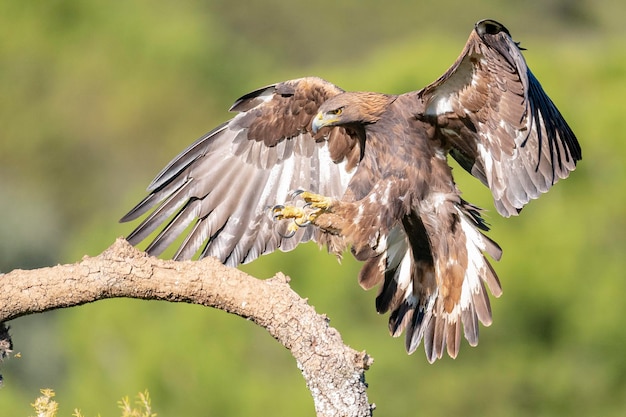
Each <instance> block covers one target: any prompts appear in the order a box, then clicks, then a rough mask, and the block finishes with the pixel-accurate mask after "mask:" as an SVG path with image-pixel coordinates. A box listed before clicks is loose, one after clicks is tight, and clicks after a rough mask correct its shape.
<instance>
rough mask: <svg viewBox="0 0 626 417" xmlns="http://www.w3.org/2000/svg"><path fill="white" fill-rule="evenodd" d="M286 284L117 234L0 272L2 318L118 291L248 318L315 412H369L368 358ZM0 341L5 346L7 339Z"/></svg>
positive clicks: (116, 294)
mask: <svg viewBox="0 0 626 417" xmlns="http://www.w3.org/2000/svg"><path fill="white" fill-rule="evenodd" d="M288 282H289V279H288V278H287V277H286V276H285V275H283V274H280V273H279V274H277V275H276V276H275V277H273V278H270V279H267V280H259V279H256V278H254V277H251V276H250V275H247V274H245V273H243V272H241V271H239V270H237V269H233V268H228V267H225V266H223V265H222V264H221V263H219V262H218V261H217V260H215V259H204V260H201V261H194V262H191V261H187V262H174V261H166V260H160V259H157V258H154V257H150V256H148V255H146V254H145V253H143V252H140V251H138V250H136V249H135V248H133V247H132V246H130V245H129V244H128V243H127V242H126V241H125V240H123V239H118V240H117V241H116V242H115V243H114V244H113V245H112V246H111V247H110V248H108V249H107V250H105V251H104V252H103V253H102V254H100V255H98V256H95V257H85V258H83V260H82V261H81V262H78V263H76V264H68V265H58V266H55V267H49V268H41V269H37V270H30V271H25V270H15V271H12V272H10V273H7V274H5V275H0V284H1V288H2V291H0V323H1V322H5V321H9V320H11V319H14V318H17V317H20V316H24V315H28V314H33V313H41V312H45V311H48V310H53V309H57V308H66V307H72V306H77V305H81V304H85V303H90V302H94V301H97V300H101V299H107V298H115V297H128V298H139V299H147V300H166V301H171V302H186V303H193V304H200V305H204V306H208V307H214V308H218V309H220V310H224V311H227V312H229V313H232V314H236V315H238V316H241V317H244V318H246V319H249V320H252V321H253V322H255V323H257V324H258V325H259V326H262V327H263V328H265V329H266V330H267V331H268V332H269V333H270V334H271V335H272V336H273V337H274V338H276V340H278V341H279V342H280V343H281V344H282V345H283V346H285V347H286V348H287V349H289V350H290V351H291V353H292V355H293V357H294V358H295V359H296V363H297V366H298V368H299V369H300V370H301V371H302V374H303V376H304V379H305V381H306V384H307V387H308V388H309V390H310V391H311V395H312V396H313V400H314V404H315V410H316V412H317V415H318V416H371V415H372V411H373V408H374V406H373V405H370V404H369V402H368V399H367V393H366V388H367V385H366V383H365V376H364V373H365V371H366V370H367V369H368V367H369V365H370V364H371V362H372V359H371V358H370V357H369V356H368V355H367V354H366V353H365V352H357V351H355V350H353V349H351V348H350V347H348V346H346V345H345V344H344V343H343V341H342V339H341V336H340V334H339V332H337V330H335V329H334V328H332V327H330V326H329V325H328V321H327V320H326V319H325V317H323V316H321V315H319V314H317V313H316V312H315V310H314V309H313V307H311V306H310V305H308V304H307V302H306V301H305V300H304V299H302V298H301V297H300V296H298V294H296V293H295V292H293V291H292V290H291V288H290V287H289V284H288ZM7 336H8V333H7ZM0 343H2V341H0ZM5 344H6V345H7V346H9V349H10V339H8V338H7V339H6V340H5Z"/></svg>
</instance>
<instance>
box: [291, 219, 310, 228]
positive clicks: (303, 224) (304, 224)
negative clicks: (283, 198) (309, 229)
mask: <svg viewBox="0 0 626 417" xmlns="http://www.w3.org/2000/svg"><path fill="white" fill-rule="evenodd" d="M293 222H294V223H295V224H296V226H298V227H306V226H308V225H310V224H311V220H307V221H305V222H304V223H298V220H297V219H293Z"/></svg>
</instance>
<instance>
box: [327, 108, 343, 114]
mask: <svg viewBox="0 0 626 417" xmlns="http://www.w3.org/2000/svg"><path fill="white" fill-rule="evenodd" d="M342 112H343V107H339V108H338V109H335V110H329V111H328V114H332V115H334V116H341V113H342Z"/></svg>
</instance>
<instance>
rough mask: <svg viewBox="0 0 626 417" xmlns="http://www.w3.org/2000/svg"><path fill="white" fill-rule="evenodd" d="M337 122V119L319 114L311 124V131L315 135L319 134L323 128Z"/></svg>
mask: <svg viewBox="0 0 626 417" xmlns="http://www.w3.org/2000/svg"><path fill="white" fill-rule="evenodd" d="M337 120H338V119H337V117H329V115H325V114H324V113H322V112H320V113H317V116H315V117H314V118H313V122H312V123H311V130H312V131H313V134H317V132H319V130H320V129H321V128H323V127H326V126H329V125H332V124H333V123H335V122H337Z"/></svg>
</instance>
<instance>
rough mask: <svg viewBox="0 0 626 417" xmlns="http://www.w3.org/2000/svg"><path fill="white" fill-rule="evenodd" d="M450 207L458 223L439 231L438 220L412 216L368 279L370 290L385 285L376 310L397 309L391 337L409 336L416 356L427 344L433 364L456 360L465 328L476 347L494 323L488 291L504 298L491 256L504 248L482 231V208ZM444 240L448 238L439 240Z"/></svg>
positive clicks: (373, 261)
mask: <svg viewBox="0 0 626 417" xmlns="http://www.w3.org/2000/svg"><path fill="white" fill-rule="evenodd" d="M450 206H451V208H450V210H451V213H450V219H453V221H450V222H447V223H445V224H444V223H441V224H438V225H437V226H438V227H439V229H438V230H435V231H433V230H431V227H432V225H430V224H428V221H431V220H432V218H427V219H426V220H425V221H422V218H421V217H420V216H419V215H417V214H412V215H411V216H408V218H407V219H406V220H405V221H403V223H402V225H398V226H396V227H395V228H394V229H392V231H391V233H390V235H389V239H388V241H387V248H386V250H384V251H383V252H382V253H381V254H379V255H378V256H376V257H374V258H370V259H369V260H368V261H367V262H366V265H365V266H364V268H363V270H362V271H361V275H360V282H361V285H362V286H363V287H364V288H366V289H368V288H372V287H373V286H375V285H377V284H380V283H382V285H381V287H380V292H379V295H378V297H377V298H376V309H377V311H378V312H379V313H386V312H388V311H389V312H390V316H389V331H390V333H391V335H393V336H394V337H397V336H400V335H401V334H402V332H403V331H404V332H405V338H406V339H405V340H406V343H405V344H406V350H407V352H408V353H413V352H414V351H415V350H416V349H417V347H418V346H419V345H420V343H421V342H422V340H423V342H424V349H425V352H426V357H427V359H428V361H429V362H434V361H435V360H436V359H438V358H441V357H442V356H443V353H444V352H447V353H448V355H449V356H450V357H452V358H454V357H456V355H457V354H458V352H459V349H460V345H461V338H462V335H461V329H463V336H464V337H465V339H467V341H468V343H469V344H470V345H471V346H476V345H477V344H478V333H479V324H478V323H479V322H480V323H482V324H483V325H485V326H488V325H490V324H491V321H492V319H491V317H492V316H491V305H490V301H489V296H488V294H487V289H489V291H490V292H491V293H492V294H493V295H494V296H496V297H497V296H499V295H500V294H501V293H502V290H501V286H500V282H499V280H498V277H497V275H496V273H495V271H494V270H493V268H492V267H491V265H490V264H489V262H488V261H487V259H486V257H485V254H489V255H490V256H491V257H492V258H494V259H496V260H497V259H499V258H500V256H501V254H502V250H501V249H500V247H499V246H498V245H497V244H496V243H495V242H493V241H492V240H491V239H489V238H488V237H486V236H485V235H484V234H483V233H482V232H481V230H488V228H487V226H486V223H485V222H484V221H483V220H482V218H481V217H480V212H479V209H478V208H476V207H475V206H471V205H469V204H467V203H465V202H463V201H462V202H461V204H458V203H457V204H450ZM425 222H426V223H425ZM442 224H443V226H442ZM442 227H447V228H446V229H445V230H442V229H441V228H442ZM433 232H436V233H433ZM436 236H440V237H441V239H440V240H437V241H435V239H436Z"/></svg>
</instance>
